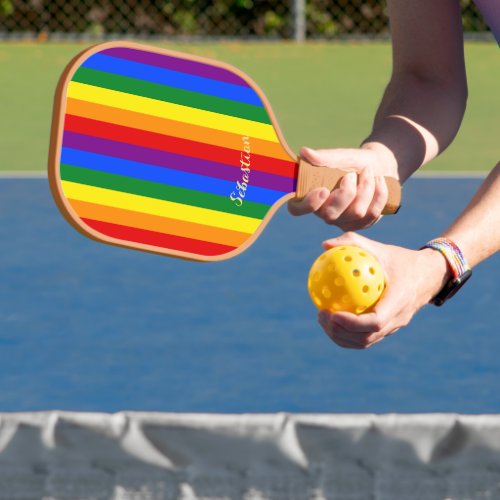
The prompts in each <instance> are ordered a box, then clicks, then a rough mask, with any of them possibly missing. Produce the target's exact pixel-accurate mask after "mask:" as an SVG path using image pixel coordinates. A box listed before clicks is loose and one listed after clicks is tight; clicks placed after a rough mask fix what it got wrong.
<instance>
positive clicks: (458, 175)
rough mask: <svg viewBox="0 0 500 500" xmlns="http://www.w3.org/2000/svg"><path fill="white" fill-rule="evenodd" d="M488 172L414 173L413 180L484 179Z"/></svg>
mask: <svg viewBox="0 0 500 500" xmlns="http://www.w3.org/2000/svg"><path fill="white" fill-rule="evenodd" d="M488 173H489V172H487V171H483V172H478V171H474V170H453V171H450V172H436V171H434V172H432V171H429V172H425V171H424V172H416V173H415V174H414V175H412V177H413V178H414V179H484V178H485V177H486V176H487V175H488Z"/></svg>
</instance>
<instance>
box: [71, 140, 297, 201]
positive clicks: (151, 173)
mask: <svg viewBox="0 0 500 500" xmlns="http://www.w3.org/2000/svg"><path fill="white" fill-rule="evenodd" d="M61 163H64V164H66V165H72V166H74V167H81V168H87V169H89V170H99V171H101V172H107V173H109V174H116V175H122V176H124V177H132V178H134V179H141V180H145V181H151V182H157V183H159V184H168V185H170V186H176V187H180V188H186V189H192V190H194V191H201V192H204V193H211V194H216V195H219V196H228V197H229V195H230V193H231V192H232V191H233V190H234V186H235V185H234V183H233V182H230V181H226V180H223V179H215V178H213V177H205V176H204V175H196V174H191V173H188V172H181V171H179V170H173V169H172V170H171V169H168V168H163V167H156V166H154V165H148V164H146V163H139V162H135V161H130V160H123V159H121V158H114V157H112V156H105V155H100V154H96V153H88V152H86V151H80V150H78V149H72V148H62V151H61ZM285 194H288V193H283V192H281V191H274V190H272V189H266V188H262V187H258V186H252V185H250V186H248V189H247V191H246V195H245V200H248V201H253V202H256V203H263V204H265V205H273V204H274V203H275V202H276V201H277V200H279V199H280V198H282V197H283V196H284V195H285Z"/></svg>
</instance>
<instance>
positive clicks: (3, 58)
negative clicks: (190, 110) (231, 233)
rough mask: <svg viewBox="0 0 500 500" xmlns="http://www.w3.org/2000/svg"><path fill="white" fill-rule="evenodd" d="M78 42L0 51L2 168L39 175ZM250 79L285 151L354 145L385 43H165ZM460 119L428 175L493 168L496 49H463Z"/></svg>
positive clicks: (381, 81) (377, 86)
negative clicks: (266, 103) (60, 87)
mask: <svg viewBox="0 0 500 500" xmlns="http://www.w3.org/2000/svg"><path fill="white" fill-rule="evenodd" d="M85 47H86V45H84V44H70V43H67V44H35V43H26V44H19V43H18V44H13V43H4V44H2V45H0V68H1V71H0V170H3V171H6V170H25V171H41V170H44V169H45V168H46V162H47V150H48V142H49V134H50V120H51V107H52V99H53V94H54V89H55V86H56V83H57V79H58V78H59V75H60V73H61V72H62V70H63V68H64V66H65V65H66V63H67V62H68V61H69V60H70V59H71V58H72V57H73V56H74V55H75V54H76V53H77V52H79V51H80V50H83V49H84V48H85ZM168 47H170V48H174V49H177V50H184V51H188V52H193V53H196V54H199V55H203V56H209V57H215V58H218V59H220V60H223V61H226V62H229V63H231V64H234V65H236V66H237V67H239V68H241V69H242V70H243V71H245V72H246V73H248V74H249V75H250V76H251V77H252V78H253V79H254V80H255V81H256V82H257V83H258V84H259V85H260V86H261V88H262V89H263V90H264V92H265V94H266V95H267V96H268V98H269V100H270V102H271V104H272V106H273V109H274V111H275V113H276V116H277V118H278V120H279V122H280V124H281V127H282V130H283V133H284V136H285V138H286V140H287V142H288V144H289V145H290V146H291V147H292V149H294V150H298V149H299V147H300V146H302V145H308V146H311V147H353V146H357V145H358V144H359V143H360V141H361V140H362V139H363V138H364V137H365V136H366V135H367V134H368V132H369V131H370V128H371V121H372V117H373V114H374V112H375V110H376V107H377V105H378V101H379V99H380V97H381V94H382V91H383V89H384V86H385V84H386V82H387V79H388V77H389V74H390V69H391V57H390V46H389V44H387V43H310V44H305V45H300V46H299V45H295V44H291V43H221V44H189V45H187V44H169V45H168ZM466 58H467V68H468V75H469V103H468V108H467V113H466V116H465V119H464V122H463V125H462V128H461V130H460V133H459V134H458V136H457V138H456V139H455V142H454V143H453V145H452V146H450V147H449V148H448V150H447V151H446V152H445V153H443V154H442V155H441V156H440V157H439V158H438V159H436V160H434V161H433V162H431V164H430V165H429V166H428V167H426V169H433V170H487V169H490V168H491V167H492V166H493V165H494V164H495V162H496V161H498V146H497V144H496V142H497V141H498V137H497V136H498V129H499V120H498V111H499V110H498V104H499V103H498V92H497V89H496V85H497V83H498V81H500V64H499V61H498V47H496V45H495V44H493V43H469V44H467V46H466Z"/></svg>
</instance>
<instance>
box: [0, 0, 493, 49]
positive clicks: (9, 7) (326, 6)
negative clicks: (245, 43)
mask: <svg viewBox="0 0 500 500" xmlns="http://www.w3.org/2000/svg"><path fill="white" fill-rule="evenodd" d="M461 4H462V12H463V24H464V27H465V30H466V31H467V32H469V33H485V32H487V31H488V30H487V27H486V25H485V23H484V21H483V20H482V18H481V17H480V15H479V13H478V12H477V10H476V8H475V6H474V4H473V2H472V0H462V1H461ZM387 33H388V20H387V17H386V15H385V2H384V1H379V0H307V1H306V0H201V1H195V0H172V1H166V0H141V1H139V0H100V1H97V0H69V1H68V0H51V1H47V0H0V37H3V38H23V37H24V38H34V37H37V38H40V39H45V38H48V37H50V38H64V37H73V38H82V37H85V38H112V37H123V36H125V35H126V36H128V37H130V36H132V37H174V36H175V37H179V36H181V37H186V38H220V37H233V38H234V37H237V38H254V37H256V38H280V39H293V38H294V39H298V40H301V39H304V38H337V37H343V36H349V35H351V36H352V35H357V36H367V35H368V36H384V35H386V34H387Z"/></svg>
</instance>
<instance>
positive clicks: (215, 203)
mask: <svg viewBox="0 0 500 500" xmlns="http://www.w3.org/2000/svg"><path fill="white" fill-rule="evenodd" d="M345 173H346V172H345V171H342V170H337V169H332V168H327V167H313V166H312V165H310V164H308V163H307V162H305V161H304V160H302V159H300V160H299V159H297V157H296V156H295V155H294V154H293V153H292V152H291V151H290V149H289V148H288V146H287V144H286V142H285V141H284V139H283V136H282V134H281V132H280V129H279V126H278V124H277V122H276V120H275V118H274V115H273V113H272V111H271V107H270V105H269V103H268V101H267V99H266V97H265V96H264V94H263V93H262V91H261V90H260V89H259V88H258V87H257V85H256V84H255V83H254V82H252V80H250V78H249V77H248V76H246V75H245V74H244V73H242V72H240V71H239V70H237V69H235V68H233V67H232V66H229V65H227V64H223V63H219V62H215V61H212V60H209V59H204V58H200V57H196V56H191V55H186V54H182V53H179V52H172V51H169V50H162V49H158V48H153V47H149V46H143V45H138V44H133V43H127V42H115V43H103V44H100V45H96V46H94V47H91V48H90V49H88V50H86V51H84V52H83V53H81V54H80V55H78V56H77V57H75V59H74V60H73V61H72V62H71V63H70V64H69V65H68V67H67V68H66V70H65V71H64V73H63V75H62V77H61V79H60V81H59V85H58V88H57V91H56V97H55V107H54V115H53V123H52V134H51V147H50V157H49V180H50V185H51V189H52V193H53V195H54V199H55V200H56V203H57V205H58V207H59V209H60V210H61V212H62V213H63V214H64V216H65V217H66V218H67V219H68V220H69V222H70V223H71V224H72V225H73V226H74V227H76V228H77V229H78V230H79V231H80V232H82V233H83V234H85V235H86V236H89V237H91V238H94V239H96V240H98V241H102V242H105V243H111V244H115V245H121V246H125V247H129V248H135V249H139V250H145V251H149V252H156V253H160V254H164V255H170V256H174V257H182V258H186V259H193V260H201V261H212V260H222V259H227V258H230V257H233V256H235V255H237V254H239V253H241V252H242V251H243V250H245V249H246V248H247V247H248V246H249V245H250V244H251V243H252V242H253V241H254V240H255V239H256V237H257V236H258V235H259V234H260V232H261V231H262V229H263V228H264V227H265V226H266V224H267V222H268V221H269V219H270V218H271V216H272V215H273V213H274V212H275V211H276V210H277V209H278V208H279V207H280V206H281V205H282V204H283V203H284V202H286V201H287V200H289V199H290V198H292V197H294V196H297V197H299V198H300V197H303V196H305V194H307V192H309V191H310V190H312V189H314V188H315V187H320V186H325V187H328V188H329V189H333V188H334V187H335V186H336V185H337V184H338V182H339V181H340V179H341V177H342V175H344V174H345ZM386 180H387V181H388V186H389V190H390V191H391V192H393V193H396V197H394V198H393V199H392V201H391V202H390V203H389V204H388V209H387V210H386V212H385V213H393V212H394V211H395V210H396V209H397V208H398V206H399V198H398V196H399V184H398V183H397V181H395V179H392V181H395V182H392V184H391V183H389V181H390V180H391V179H386Z"/></svg>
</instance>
